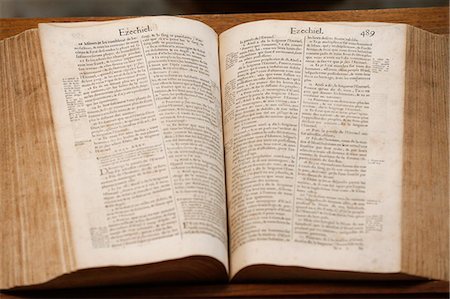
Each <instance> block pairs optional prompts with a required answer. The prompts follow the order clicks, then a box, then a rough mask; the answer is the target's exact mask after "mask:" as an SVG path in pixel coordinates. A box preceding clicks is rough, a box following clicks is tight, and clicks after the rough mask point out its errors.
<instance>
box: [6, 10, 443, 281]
mask: <svg viewBox="0 0 450 299" xmlns="http://www.w3.org/2000/svg"><path fill="white" fill-rule="evenodd" d="M0 66H1V77H0V82H1V86H2V91H1V92H2V94H1V96H0V100H1V102H0V122H1V126H0V130H1V134H0V135H1V144H0V155H1V157H2V169H1V171H0V190H1V194H0V204H1V206H0V207H1V209H0V216H1V228H0V230H1V236H2V239H1V244H2V250H1V252H0V258H1V263H0V271H1V273H2V275H1V277H0V288H1V289H7V288H13V287H25V286H28V287H29V286H32V287H66V286H88V285H97V284H112V283H134V282H161V281H227V280H228V279H231V280H233V281H248V280H253V281H261V280H295V279H320V278H325V279H341V278H342V279H410V278H418V277H423V278H433V279H444V280H448V236H449V231H448V226H449V224H448V220H449V219H448V217H449V213H448V195H449V194H448V179H449V174H448V90H447V84H448V39H447V37H444V36H438V35H434V34H431V33H428V32H425V31H422V30H419V29H416V28H413V27H410V26H407V25H403V24H384V23H316V22H301V21H273V20H268V21H259V22H252V23H247V24H242V25H239V26H237V27H234V28H231V29H229V30H228V31H226V32H224V33H222V34H221V35H220V36H217V34H216V33H215V32H214V31H213V30H212V29H211V28H209V27H208V26H206V25H205V24H202V23H200V22H197V21H192V20H188V19H183V18H175V17H146V18H137V19H127V20H120V21H108V22H87V23H71V24H67V23H64V24H55V23H52V24H41V25H40V26H39V30H31V31H26V32H24V33H22V34H20V35H18V36H16V37H13V38H10V39H6V40H4V41H2V42H0ZM44 70H45V71H44Z"/></svg>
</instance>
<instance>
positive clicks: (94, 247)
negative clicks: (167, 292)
mask: <svg viewBox="0 0 450 299" xmlns="http://www.w3.org/2000/svg"><path fill="white" fill-rule="evenodd" d="M39 30H40V38H41V41H42V48H43V53H44V61H45V67H46V73H47V80H48V85H49V91H50V97H51V103H52V110H53V116H54V121H55V127H56V134H57V139H58V148H59V151H60V157H61V163H62V171H63V177H64V186H65V190H66V193H67V199H68V204H69V209H70V221H71V228H72V234H73V239H74V242H75V251H76V260H77V264H78V267H79V268H86V267H92V266H97V267H98V266H107V265H130V264H139V263H150V262H157V261H163V260H167V259H175V258H181V257H185V256H190V255H207V256H212V257H215V258H217V259H218V260H220V261H221V262H222V263H223V264H224V265H225V267H228V255H227V232H226V227H227V225H226V203H225V185H224V182H225V180H224V162H223V144H222V124H221V106H220V84H219V64H218V55H217V49H218V45H217V35H216V33H215V32H214V31H213V30H212V29H211V28H209V27H208V26H206V25H204V24H202V23H200V22H197V21H191V20H187V19H182V18H175V17H148V18H138V19H129V20H120V21H112V22H101V23H92V22H91V23H75V24H70V25H68V24H42V25H40V26H39Z"/></svg>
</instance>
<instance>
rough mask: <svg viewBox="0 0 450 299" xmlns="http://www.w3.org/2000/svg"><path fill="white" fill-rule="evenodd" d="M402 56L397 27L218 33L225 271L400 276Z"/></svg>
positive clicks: (300, 25)
mask: <svg viewBox="0 0 450 299" xmlns="http://www.w3.org/2000/svg"><path fill="white" fill-rule="evenodd" d="M404 53H405V26H404V25H391V24H375V23H354V24H351V25H348V24H330V23H314V22H300V21H260V22H254V23H248V24H243V25H239V26H237V27H234V28H232V29H230V30H228V31H226V32H224V33H223V34H221V36H220V58H221V71H222V78H221V80H222V97H223V100H222V105H223V122H224V144H225V155H226V169H227V171H226V176H227V196H228V206H229V208H228V219H229V229H230V231H229V234H230V255H231V266H230V268H231V270H230V271H231V275H234V274H236V273H237V272H238V271H239V270H240V269H242V268H243V267H245V266H249V265H255V264H271V265H285V266H301V267H308V268H315V269H329V270H344V271H364V272H380V273H383V272H397V271H399V270H400V219H401V214H400V213H401V211H400V205H401V186H402V184H401V170H402V138H403V133H402V132H403V94H404V67H405V66H404V59H405V55H404Z"/></svg>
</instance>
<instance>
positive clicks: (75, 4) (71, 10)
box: [0, 0, 449, 18]
mask: <svg viewBox="0 0 450 299" xmlns="http://www.w3.org/2000/svg"><path fill="white" fill-rule="evenodd" d="M448 5H449V1H448V0H268V1H264V0H260V1H255V0H229V1H217V0H216V1H213V0H209V1H208V0H0V18H10V17H67V16H73V17H75V16H79V17H81V16H138V15H161V14H167V15H177V14H205V13H245V12H247V13H249V12H282V11H284V12H289V11H311V10H316V11H318V10H341V9H380V8H399V7H429V6H448Z"/></svg>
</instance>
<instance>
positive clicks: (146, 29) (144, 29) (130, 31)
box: [119, 25, 153, 36]
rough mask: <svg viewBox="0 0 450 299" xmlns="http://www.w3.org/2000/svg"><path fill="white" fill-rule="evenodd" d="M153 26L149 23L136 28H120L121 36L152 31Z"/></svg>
mask: <svg viewBox="0 0 450 299" xmlns="http://www.w3.org/2000/svg"><path fill="white" fill-rule="evenodd" d="M152 30H153V28H152V27H150V25H147V26H145V27H135V28H132V29H130V28H119V35H120V36H127V35H133V34H138V33H145V32H150V31H152Z"/></svg>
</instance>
